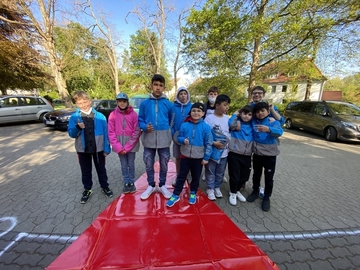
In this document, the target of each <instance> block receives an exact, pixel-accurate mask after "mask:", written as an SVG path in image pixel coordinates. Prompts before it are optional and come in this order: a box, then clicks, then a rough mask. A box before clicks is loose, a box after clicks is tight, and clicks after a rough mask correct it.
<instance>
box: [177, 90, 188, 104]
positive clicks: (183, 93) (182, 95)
mask: <svg viewBox="0 0 360 270" xmlns="http://www.w3.org/2000/svg"><path fill="white" fill-rule="evenodd" d="M178 99H179V101H180V102H181V103H185V102H186V101H187V100H188V94H187V92H186V91H180V93H179V94H178Z"/></svg>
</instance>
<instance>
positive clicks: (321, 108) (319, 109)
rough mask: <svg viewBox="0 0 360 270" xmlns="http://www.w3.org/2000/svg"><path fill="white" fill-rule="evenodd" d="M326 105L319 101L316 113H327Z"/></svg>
mask: <svg viewBox="0 0 360 270" xmlns="http://www.w3.org/2000/svg"><path fill="white" fill-rule="evenodd" d="M326 111H327V110H326V107H325V105H324V104H321V103H318V104H316V106H315V109H314V113H315V114H319V115H325V114H326Z"/></svg>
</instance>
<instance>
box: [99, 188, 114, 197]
mask: <svg viewBox="0 0 360 270" xmlns="http://www.w3.org/2000/svg"><path fill="white" fill-rule="evenodd" d="M101 190H102V192H104V194H105V196H106V197H108V198H111V197H112V196H114V193H113V192H112V191H111V189H110V188H108V187H107V188H102V189H101Z"/></svg>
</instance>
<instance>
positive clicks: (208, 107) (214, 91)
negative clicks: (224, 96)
mask: <svg viewBox="0 0 360 270" xmlns="http://www.w3.org/2000/svg"><path fill="white" fill-rule="evenodd" d="M218 95H219V88H217V87H216V86H211V87H210V88H209V90H208V92H207V97H208V102H207V103H206V104H205V107H204V108H205V114H204V117H203V118H204V119H205V118H206V117H207V116H208V115H210V114H213V113H214V111H215V101H216V97H217V96H218Z"/></svg>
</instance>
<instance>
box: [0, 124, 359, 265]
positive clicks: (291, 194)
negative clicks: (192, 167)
mask: <svg viewBox="0 0 360 270" xmlns="http://www.w3.org/2000/svg"><path fill="white" fill-rule="evenodd" d="M0 149H1V152H0V168H1V173H0V269H44V268H45V267H47V266H48V265H49V264H50V263H51V262H52V261H53V260H54V259H55V258H56V257H57V256H58V255H59V254H61V252H62V251H64V250H65V249H66V247H68V246H69V245H70V244H71V243H72V242H73V241H74V240H75V239H76V237H77V236H78V235H79V234H81V233H82V232H83V231H84V230H85V229H86V228H87V227H88V226H89V225H90V223H91V222H92V221H93V220H94V219H95V218H96V217H97V216H98V214H99V213H100V212H101V211H102V210H103V209H104V208H105V207H106V206H107V205H108V204H109V203H110V202H111V201H112V200H115V199H116V198H117V197H118V196H119V195H121V190H122V184H123V183H122V180H121V173H120V163H119V160H118V157H117V156H116V155H115V154H111V155H110V156H109V157H108V159H107V168H108V175H109V179H110V180H109V181H110V185H111V188H112V189H113V191H114V193H115V194H116V196H115V197H114V198H112V199H108V198H106V197H105V196H104V195H103V194H102V193H101V192H100V188H99V185H98V183H97V182H96V184H95V185H94V188H93V190H94V194H93V195H92V197H91V199H90V201H89V202H88V203H87V204H85V205H82V204H80V203H79V200H80V197H81V192H82V186H81V181H80V170H79V166H78V163H77V157H76V154H75V151H74V147H73V140H72V139H70V138H69V137H68V136H67V133H64V132H60V131H54V130H51V129H48V128H45V127H43V125H42V124H41V123H35V124H27V125H11V126H0ZM359 150H360V144H350V143H330V142H327V141H325V140H324V139H323V138H321V137H319V136H316V135H312V134H309V133H305V132H302V131H286V132H285V134H284V136H283V137H282V138H281V155H280V156H279V158H278V165H277V171H276V174H275V187H274V192H273V196H272V198H271V210H270V212H267V213H265V212H263V211H262V210H261V209H260V204H261V201H260V200H257V201H255V202H254V203H241V204H240V203H238V206H237V207H234V206H231V205H230V204H229V202H228V198H227V196H225V198H223V199H218V200H217V201H216V203H217V204H218V205H219V206H220V207H221V208H222V209H223V210H224V212H225V213H227V214H228V216H229V217H230V218H231V219H232V220H233V221H234V222H235V223H236V224H237V225H238V226H239V228H240V229H241V230H243V231H244V232H245V233H246V234H247V235H248V236H249V237H250V238H251V239H253V240H254V242H255V243H256V244H257V245H258V246H259V247H260V248H261V249H263V250H264V251H265V252H266V253H267V254H268V255H269V257H270V258H271V259H272V260H273V261H274V262H276V263H277V265H278V266H279V267H280V268H281V269H291V270H292V269H302V270H303V269H313V270H315V269H326V270H328V269H360V198H359V195H358V193H359V190H360V181H359V179H360V177H359V175H360V164H359V160H360V159H359V158H360V151H359ZM141 158H142V152H139V154H138V155H137V159H136V162H137V166H136V168H137V171H136V177H139V176H140V175H141V174H142V173H143V172H144V165H143V162H142V160H141ZM201 188H202V189H204V183H202V184H201ZM222 190H223V193H224V194H227V193H228V190H229V188H228V184H227V183H225V184H224V185H223V187H222ZM250 192H251V184H248V185H247V186H246V189H245V190H244V191H243V194H244V195H247V194H249V193H250ZM219 233H225V232H219Z"/></svg>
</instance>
